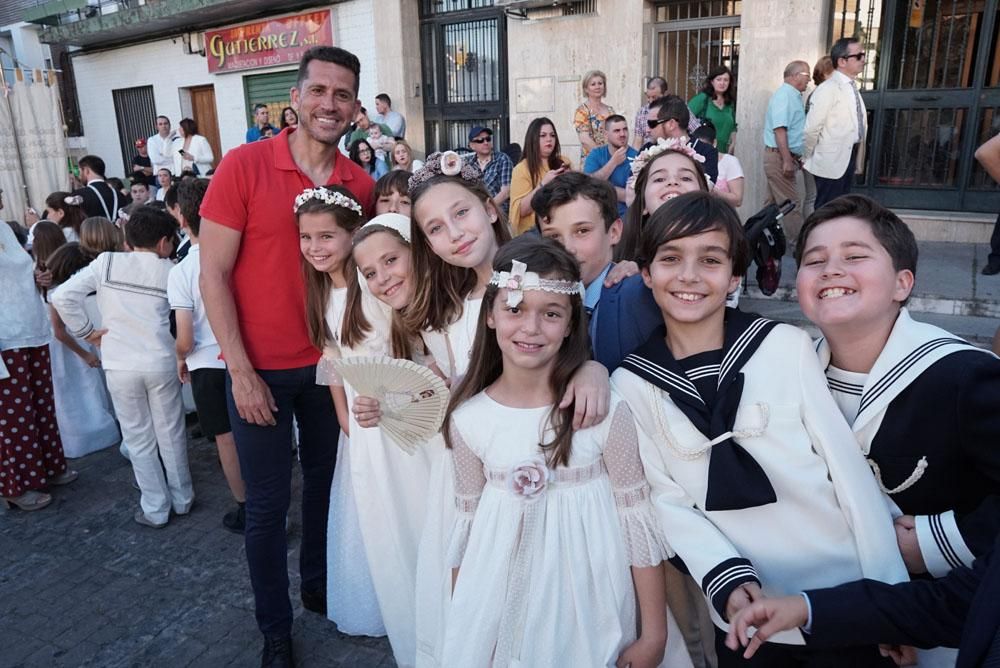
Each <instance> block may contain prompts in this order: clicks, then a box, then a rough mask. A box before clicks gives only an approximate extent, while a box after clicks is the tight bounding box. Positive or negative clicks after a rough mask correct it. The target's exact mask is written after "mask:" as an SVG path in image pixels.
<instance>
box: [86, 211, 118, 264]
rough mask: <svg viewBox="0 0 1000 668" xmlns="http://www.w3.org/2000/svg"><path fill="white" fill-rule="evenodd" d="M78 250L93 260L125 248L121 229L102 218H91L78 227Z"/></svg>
mask: <svg viewBox="0 0 1000 668" xmlns="http://www.w3.org/2000/svg"><path fill="white" fill-rule="evenodd" d="M80 248H82V249H83V251H84V252H85V253H86V254H87V255H88V256H90V259H91V260H93V259H94V258H96V257H97V256H98V255H100V254H101V253H108V252H114V251H120V250H123V249H124V248H125V235H124V234H123V233H122V231H121V229H119V228H118V226H116V225H115V224H114V223H112V222H111V221H110V220H108V219H107V218H105V217H103V216H92V217H90V218H88V219H86V220H85V221H83V224H82V225H80Z"/></svg>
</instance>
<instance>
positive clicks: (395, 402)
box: [333, 356, 451, 455]
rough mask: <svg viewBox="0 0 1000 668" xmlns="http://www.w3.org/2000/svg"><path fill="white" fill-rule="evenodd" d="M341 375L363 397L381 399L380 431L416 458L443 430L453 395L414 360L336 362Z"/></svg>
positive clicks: (388, 358)
mask: <svg viewBox="0 0 1000 668" xmlns="http://www.w3.org/2000/svg"><path fill="white" fill-rule="evenodd" d="M333 365H334V367H335V368H336V369H337V372H338V373H339V374H340V375H341V376H342V377H343V379H344V381H345V382H346V383H348V384H349V385H350V386H351V387H352V388H354V391H355V392H357V393H358V394H359V395H361V396H366V397H372V398H374V399H378V401H379V404H380V407H381V409H382V419H381V420H380V421H379V427H381V428H382V430H383V431H384V432H386V433H387V434H389V436H391V437H392V440H393V441H395V442H396V444H397V445H398V446H399V447H400V448H402V449H403V451H405V452H407V453H409V454H411V455H412V454H413V453H414V452H415V451H416V449H417V446H419V445H420V444H421V443H423V442H424V441H426V440H427V439H428V438H430V437H431V436H433V435H434V434H436V433H437V432H438V431H439V430H440V429H441V423H442V422H443V421H444V413H445V410H447V408H448V399H449V398H450V396H451V395H450V393H449V392H448V387H447V386H446V385H445V384H444V381H443V380H441V379H440V378H439V377H438V376H437V375H435V374H434V372H433V371H431V370H430V369H428V368H427V367H424V366H420V365H419V364H417V363H416V362H411V361H410V360H401V359H394V358H392V357H384V356H383V357H348V358H346V359H339V360H333Z"/></svg>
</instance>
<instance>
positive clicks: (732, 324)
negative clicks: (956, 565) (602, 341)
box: [612, 192, 906, 668]
mask: <svg viewBox="0 0 1000 668" xmlns="http://www.w3.org/2000/svg"><path fill="white" fill-rule="evenodd" d="M639 257H640V265H641V266H642V277H643V280H644V281H645V283H646V285H648V286H649V287H650V289H651V290H652V292H653V296H654V298H655V300H656V303H657V304H658V306H659V308H660V310H661V313H662V321H663V324H664V327H663V328H661V329H659V330H658V331H657V332H656V333H654V334H653V336H652V337H651V338H650V339H649V340H648V341H647V342H646V343H644V344H643V345H642V346H640V347H639V348H638V349H637V350H636V351H635V352H634V353H632V354H631V355H629V356H627V357H626V358H625V361H624V362H622V365H621V367H620V368H619V369H618V370H617V371H615V373H614V375H613V376H612V384H613V386H614V387H615V388H616V389H617V390H618V391H619V392H620V393H621V394H622V395H623V396H624V397H625V398H626V400H627V401H628V403H629V406H630V407H631V408H632V411H633V414H634V416H635V419H636V422H637V423H638V425H639V426H640V431H641V434H640V454H641V457H642V462H643V466H644V468H645V470H646V476H647V478H648V480H649V482H650V486H651V487H652V492H653V501H654V506H655V508H656V510H657V513H658V515H659V518H660V522H661V524H662V525H663V529H664V533H665V535H666V537H667V541H668V542H669V544H670V547H671V548H672V549H673V550H674V551H675V552H676V557H679V558H680V559H682V560H683V562H684V564H685V565H686V566H687V568H688V570H689V571H690V573H691V575H692V576H694V578H695V579H696V580H697V581H698V582H699V583H700V584H701V587H702V591H703V592H704V595H705V598H706V599H707V601H708V603H709V605H710V607H711V609H712V611H713V615H712V619H713V621H714V622H715V626H716V651H717V653H718V658H719V663H718V665H719V666H720V668H727V667H729V666H753V665H760V666H775V665H780V666H807V665H809V666H812V665H853V666H880V665H886V664H885V663H884V660H883V659H882V657H880V656H879V654H878V651H877V649H876V648H875V647H873V646H866V647H855V648H853V649H850V650H844V651H842V652H840V653H839V654H837V655H832V654H826V655H823V654H822V653H821V652H820V651H816V650H812V649H810V648H804V647H802V644H803V642H804V641H803V638H802V636H801V634H799V633H797V632H795V633H793V634H790V635H784V636H775V637H774V639H773V640H772V642H770V643H768V644H767V645H765V646H764V647H763V648H762V650H761V652H760V653H758V655H757V656H756V657H755V660H754V661H752V662H749V663H748V662H745V661H744V660H743V659H742V657H740V656H739V655H738V654H737V653H736V652H734V651H732V650H730V649H728V648H727V647H726V646H725V645H724V640H725V629H726V628H727V625H728V620H729V619H731V618H732V616H733V615H735V614H736V612H738V611H739V610H741V609H742V608H744V607H746V606H747V605H749V604H750V603H752V602H753V601H756V600H759V599H760V598H761V597H762V596H764V595H766V596H769V597H770V596H775V595H781V594H788V593H797V592H799V591H801V589H802V588H803V586H804V585H803V581H808V583H809V585H807V586H811V587H822V586H830V585H833V584H838V583H840V582H843V581H845V579H850V575H849V574H855V575H856V577H862V575H858V574H864V575H863V577H869V578H873V579H877V580H882V581H885V582H899V581H901V580H905V579H906V570H905V568H904V566H903V562H902V560H901V559H900V558H899V555H898V552H897V550H896V545H895V540H894V539H895V536H894V534H893V529H892V521H891V517H890V515H889V513H888V510H887V508H886V506H885V503H884V502H883V501H882V498H881V495H880V494H879V491H878V488H877V487H876V486H875V484H874V481H873V480H872V479H871V474H870V473H869V471H868V469H867V467H866V466H865V462H864V459H863V458H862V457H860V456H859V453H858V451H857V449H856V448H855V447H854V445H853V442H852V441H851V434H850V430H849V429H848V427H847V424H846V423H845V422H844V420H843V419H842V417H841V416H840V414H839V411H838V409H837V406H836V405H835V404H834V402H833V399H832V397H831V396H830V393H829V392H828V391H827V390H826V387H825V383H824V381H825V379H824V377H823V374H822V371H821V369H820V367H819V365H818V364H817V363H816V359H815V356H814V351H813V349H812V345H811V342H810V340H809V337H808V335H807V334H806V333H805V332H803V331H802V330H799V329H797V328H795V327H791V326H789V325H782V324H779V323H776V322H774V321H771V320H767V319H766V318H761V317H759V316H756V315H752V314H746V313H742V312H740V311H738V310H736V309H731V308H726V298H727V296H728V294H729V293H730V292H731V291H732V290H733V289H734V288H735V287H736V286H737V285H738V284H739V281H740V280H741V278H742V276H743V275H744V274H745V272H746V269H747V266H748V264H749V261H750V258H749V248H748V247H747V244H746V240H745V238H744V237H743V226H742V224H741V222H740V220H739V217H738V216H737V214H736V212H735V210H734V209H733V208H732V207H731V206H730V205H729V204H727V203H725V202H723V201H721V200H719V199H718V198H716V197H714V196H712V195H711V194H710V193H704V192H694V193H686V194H684V195H680V196H679V197H677V198H675V199H673V200H671V201H670V202H668V203H666V204H664V205H663V206H662V207H660V208H659V209H658V210H657V211H656V212H655V213H654V214H653V215H652V216H651V217H650V220H649V222H648V224H647V226H646V227H645V229H644V230H643V232H642V237H641V240H640V244H639ZM845 576H847V577H846V578H845ZM855 579H856V578H855ZM890 665H891V664H890Z"/></svg>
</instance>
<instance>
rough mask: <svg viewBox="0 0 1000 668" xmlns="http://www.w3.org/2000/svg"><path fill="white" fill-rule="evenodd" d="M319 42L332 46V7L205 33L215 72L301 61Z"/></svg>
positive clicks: (209, 58) (211, 66) (211, 65)
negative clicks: (307, 51) (308, 50)
mask: <svg viewBox="0 0 1000 668" xmlns="http://www.w3.org/2000/svg"><path fill="white" fill-rule="evenodd" d="M318 45H327V46H332V45H333V20H332V17H331V15H330V10H325V11H318V12H309V13H307V14H296V15H295V16H282V17H279V18H273V19H268V20H266V21H257V22H255V23H246V24H243V25H239V26H232V27H229V28H223V29H222V30H209V31H208V32H206V33H205V57H206V58H208V71H209V72H212V73H216V72H235V71H238V70H250V69H255V68H258V67H273V66H275V65H292V64H298V62H299V60H301V59H302V54H304V53H305V52H306V50H307V49H309V48H310V47H313V46H318Z"/></svg>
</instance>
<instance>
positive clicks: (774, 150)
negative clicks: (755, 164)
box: [764, 146, 802, 158]
mask: <svg viewBox="0 0 1000 668" xmlns="http://www.w3.org/2000/svg"><path fill="white" fill-rule="evenodd" d="M764 150H765V151H767V152H769V153H781V150H780V149H777V148H771V147H770V146H765V147H764ZM789 153H792V152H791V151H789ZM792 157H793V158H801V157H802V156H801V155H799V154H798V153H792Z"/></svg>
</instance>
